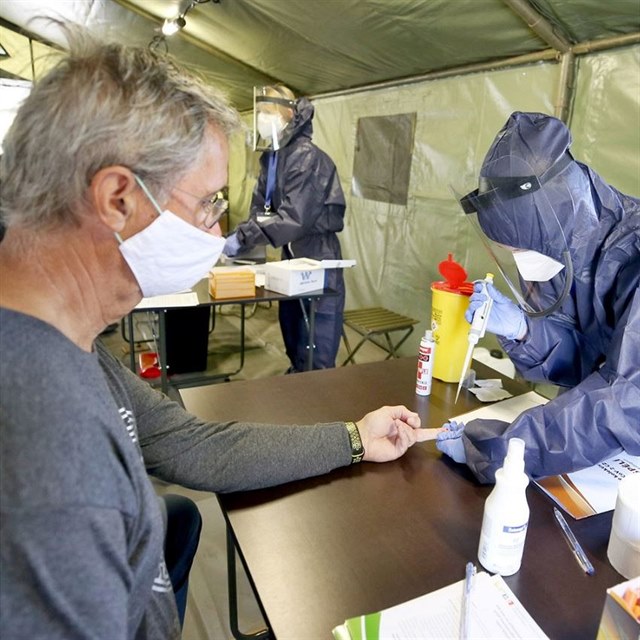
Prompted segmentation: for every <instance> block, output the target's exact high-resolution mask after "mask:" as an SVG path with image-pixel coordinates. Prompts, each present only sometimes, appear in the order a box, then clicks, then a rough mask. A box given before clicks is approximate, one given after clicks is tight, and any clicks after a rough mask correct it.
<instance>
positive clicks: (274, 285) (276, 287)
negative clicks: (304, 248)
mask: <svg viewBox="0 0 640 640" xmlns="http://www.w3.org/2000/svg"><path fill="white" fill-rule="evenodd" d="M324 271H325V270H324V267H322V265H321V263H320V262H319V261H318V260H312V259H311V258H294V259H293V260H281V261H279V262H267V263H266V264H265V265H264V275H265V283H264V287H265V289H269V290H270V291H275V292H276V293H283V294H284V295H287V296H293V295H298V294H301V293H309V292H310V291H320V290H322V289H324Z"/></svg>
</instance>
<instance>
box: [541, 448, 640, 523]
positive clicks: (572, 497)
mask: <svg viewBox="0 0 640 640" xmlns="http://www.w3.org/2000/svg"><path fill="white" fill-rule="evenodd" d="M630 473H640V456H632V455H629V454H628V453H624V452H623V453H619V454H617V455H615V456H612V457H611V458H609V459H608V460H603V461H602V462H600V463H599V464H596V465H594V466H593V467H589V468H588V469H581V470H580V471H574V472H573V473H563V474H562V475H559V476H549V477H547V478H540V479H539V480H536V484H537V485H538V486H539V487H540V488H541V489H542V490H543V491H544V492H545V493H546V494H547V495H548V496H549V497H550V498H551V499H552V500H553V501H554V502H555V503H556V504H557V505H558V506H560V507H562V509H564V510H565V511H566V512H567V513H568V514H570V515H572V516H573V517H574V518H576V519H577V520H580V519H581V518H586V517H588V516H593V515H595V514H597V513H605V512H606V511H611V510H612V509H614V508H615V506H616V497H617V495H618V483H619V482H620V480H622V478H625V477H626V476H628V475H629V474H630Z"/></svg>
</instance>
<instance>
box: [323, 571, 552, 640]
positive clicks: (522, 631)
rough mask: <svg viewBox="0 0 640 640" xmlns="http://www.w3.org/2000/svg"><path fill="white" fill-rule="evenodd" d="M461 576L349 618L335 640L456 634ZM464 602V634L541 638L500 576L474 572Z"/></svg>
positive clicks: (431, 638) (429, 638)
mask: <svg viewBox="0 0 640 640" xmlns="http://www.w3.org/2000/svg"><path fill="white" fill-rule="evenodd" d="M463 587H464V580H461V581H460V582H456V583H454V584H452V585H449V586H448V587H444V588H442V589H438V590H437V591H434V592H432V593H428V594H426V595H424V596H421V597H419V598H415V599H414V600H409V602H405V603H403V604H400V605H398V606H396V607H392V608H390V609H385V610H384V611H381V612H378V613H372V614H369V615H364V616H358V617H357V618H350V619H349V620H347V621H346V622H345V623H344V624H341V625H340V626H338V627H336V628H335V629H334V630H333V637H334V638H335V640H404V639H407V640H408V639H409V638H411V639H415V638H420V640H442V638H457V637H458V633H459V629H460V615H461V609H462V607H461V603H462V590H463ZM468 606H470V611H469V614H470V615H469V629H468V632H469V637H470V638H474V639H480V638H486V639H489V638H491V640H502V639H506V638H527V639H528V640H538V639H541V638H547V637H548V636H546V635H545V634H544V632H543V631H542V629H540V627H539V626H538V625H537V624H536V622H535V621H534V620H533V618H532V617H531V616H530V615H529V614H528V613H527V611H526V609H525V608H524V607H523V606H522V603H521V602H520V601H519V600H518V599H517V598H516V596H515V595H514V594H513V592H512V591H511V589H509V587H508V586H507V583H506V582H505V581H504V580H503V579H502V577H501V576H498V575H495V576H491V575H489V574H488V573H484V572H481V573H478V574H477V575H476V577H475V581H474V587H473V591H472V594H471V599H470V601H469V604H468Z"/></svg>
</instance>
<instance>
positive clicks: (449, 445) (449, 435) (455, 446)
mask: <svg viewBox="0 0 640 640" xmlns="http://www.w3.org/2000/svg"><path fill="white" fill-rule="evenodd" d="M463 432H464V424H462V423H461V422H455V421H454V420H451V421H450V422H445V423H444V424H443V425H442V430H441V431H440V433H438V435H437V436H436V447H437V448H438V449H439V450H440V451H442V453H445V454H446V455H448V456H449V457H450V458H452V459H453V460H454V461H455V462H460V463H461V464H462V463H465V462H466V461H467V455H466V454H465V452H464V442H463V441H462V433H463Z"/></svg>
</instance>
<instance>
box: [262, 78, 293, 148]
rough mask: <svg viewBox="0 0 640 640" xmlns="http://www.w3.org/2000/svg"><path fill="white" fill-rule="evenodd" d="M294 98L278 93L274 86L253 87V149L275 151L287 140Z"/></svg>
mask: <svg viewBox="0 0 640 640" xmlns="http://www.w3.org/2000/svg"><path fill="white" fill-rule="evenodd" d="M295 108H296V103H295V100H289V99H288V98H285V97H284V96H282V95H280V93H279V92H278V90H277V88H275V87H254V88H253V149H254V151H272V150H273V151H277V150H278V149H280V147H283V146H284V145H285V143H286V142H287V140H288V135H287V134H288V131H287V126H288V124H289V122H291V120H292V119H293V114H294V110H295Z"/></svg>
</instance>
